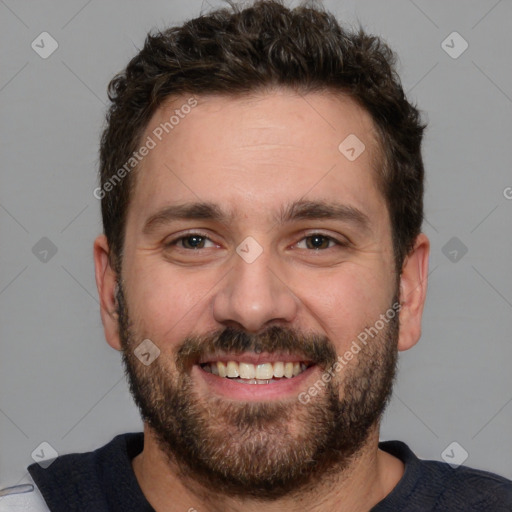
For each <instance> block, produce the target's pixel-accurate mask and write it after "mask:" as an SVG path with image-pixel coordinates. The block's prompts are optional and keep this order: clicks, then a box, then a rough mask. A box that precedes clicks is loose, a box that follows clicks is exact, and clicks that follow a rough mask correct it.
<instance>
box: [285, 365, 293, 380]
mask: <svg viewBox="0 0 512 512" xmlns="http://www.w3.org/2000/svg"><path fill="white" fill-rule="evenodd" d="M284 376H285V377H287V378H288V379H291V378H292V377H293V363H286V364H285V365H284Z"/></svg>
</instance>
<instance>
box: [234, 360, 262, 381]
mask: <svg viewBox="0 0 512 512" xmlns="http://www.w3.org/2000/svg"><path fill="white" fill-rule="evenodd" d="M238 367H239V371H240V377H241V378H242V379H254V378H255V377H256V376H257V373H258V372H257V371H255V370H254V365H253V364H249V363H239V364H238ZM261 378H262V377H258V379H261Z"/></svg>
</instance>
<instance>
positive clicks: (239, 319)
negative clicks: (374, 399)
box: [94, 89, 429, 512]
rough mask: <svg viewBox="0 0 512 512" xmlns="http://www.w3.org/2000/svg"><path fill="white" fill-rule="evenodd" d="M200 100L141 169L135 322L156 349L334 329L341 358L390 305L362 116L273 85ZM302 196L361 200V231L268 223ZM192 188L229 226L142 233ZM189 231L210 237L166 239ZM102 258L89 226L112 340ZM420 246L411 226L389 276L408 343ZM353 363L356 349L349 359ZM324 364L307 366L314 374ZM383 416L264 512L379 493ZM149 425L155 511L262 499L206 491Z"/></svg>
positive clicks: (354, 503)
mask: <svg viewBox="0 0 512 512" xmlns="http://www.w3.org/2000/svg"><path fill="white" fill-rule="evenodd" d="M187 99H188V98H175V99H173V100H172V101H170V102H168V104H166V105H165V106H163V107H161V108H160V109H159V110H158V111H157V112H156V113H155V115H154V116H153V118H152V120H151V121H150V123H149V125H148V128H147V130H146V134H145V135H144V137H143V140H145V138H146V136H147V135H151V132H152V130H153V129H154V127H156V126H158V125H159V124H160V123H162V122H165V121H166V120H168V119H169V116H170V115H171V114H172V111H173V109H175V108H179V107H180V105H183V104H184V103H185V102H186V100H187ZM197 99H198V105H197V106H196V107H195V108H194V109H193V110H192V111H191V113H190V114H188V115H187V116H186V117H185V118H184V119H182V120H180V123H179V125H177V126H176V127H175V128H174V129H173V131H172V133H171V134H169V135H167V136H165V137H164V138H163V140H162V141H161V142H159V143H158V144H157V146H156V147H155V148H154V149H152V150H151V151H150V153H149V154H148V156H146V157H145V158H144V161H143V162H142V167H141V168H140V169H139V170H138V171H137V172H138V175H137V183H136V187H135V190H134V194H133V197H132V199H131V203H130V206H129V210H128V218H127V224H126V241H125V247H124V258H123V267H122V268H123V270H122V273H123V275H122V278H123V282H124V289H125V294H126V300H127V304H128V307H129V309H130V311H131V312H133V315H132V316H133V321H134V324H135V329H136V331H137V332H138V333H140V334H141V336H144V337H145V338H146V337H147V338H150V339H152V340H153V339H154V340H159V343H158V346H159V348H160V350H161V351H162V355H163V356H164V357H165V356H170V355H172V354H173V347H175V346H176V344H177V343H178V342H180V340H182V339H183V338H184V337H186V336H187V335H190V334H192V333H194V334H200V333H205V332H207V331H210V330H213V329H219V328H222V327H228V326H232V327H236V328H239V329H243V330H246V331H247V332H254V333H256V332H259V331H261V330H263V329H265V328H267V327H269V326H271V325H282V326H290V327H297V328H299V329H302V330H304V331H315V332H318V333H321V334H323V335H326V336H329V338H330V339H331V340H332V341H333V343H334V344H335V346H336V350H337V352H338V354H339V355H341V354H343V353H345V352H346V350H348V349H349V347H350V343H351V341H352V340H353V339H355V338H356V337H357V335H358V334H359V333H360V332H361V331H362V330H363V329H364V327H365V326H367V325H373V324H374V323H375V321H376V320H377V319H378V318H379V316H380V315H381V314H382V313H384V312H385V311H386V310H387V309H388V308H389V305H390V304H391V300H392V297H393V292H394V289H395V282H396V276H395V273H394V256H393V250H392V240H391V226H390V221H389V215H388V212H387V207H386V204H385V200H384V198H383V196H382V195H381V193H380V192H379V190H378V188H377V186H376V181H375V175H374V170H373V166H374V165H375V162H376V161H377V151H376V150H377V146H376V140H375V136H374V131H373V123H372V120H371V117H370V116H369V114H368V113H367V112H366V111H365V110H364V109H362V108H361V107H360V106H358V105H357V104H356V103H355V102H353V101H352V100H350V99H348V98H344V97H340V96H334V95H332V94H330V93H311V94H308V95H307V96H305V97H301V96H299V95H297V94H295V93H293V92H292V91H288V90H284V89H278V90H275V91H273V92H266V93H261V94H259V95H254V96H251V97H247V96H245V97H242V98H233V97H220V96H208V97H199V98H197ZM349 134H356V135H357V137H358V138H359V139H360V140H362V141H363V142H364V144H365V146H366V150H365V151H364V152H363V153H362V154H361V155H360V156H359V157H358V158H357V159H356V160H355V161H353V162H350V161H349V160H348V159H347V158H345V156H343V155H342V154H341V153H340V151H339V150H338V145H339V144H340V142H341V141H342V140H344V139H345V138H346V137H347V136H348V135H349ZM299 199H303V200H309V201H329V202H336V203H341V204H344V205H350V206H352V207H354V208H357V209H358V210H360V211H361V212H363V213H364V214H365V215H366V216H367V217H368V219H369V225H368V229H367V230H363V229H361V228H360V226H358V225H356V224H354V223H351V222H349V221H346V220H344V221H340V220H332V219H314V220H313V219H308V220H298V221H293V222H291V223H287V224H279V223H278V222H276V220H275V219H274V217H273V215H275V214H276V213H278V212H279V210H280V209H281V208H283V207H284V206H285V205H286V204H288V203H290V202H292V201H296V200H299ZM199 200H201V201H208V202H212V203H216V204H218V205H219V207H221V208H222V209H224V210H227V211H232V213H233V218H232V219H231V220H230V222H229V223H226V224H223V223H218V222H213V221H210V220H179V221H173V222H172V223H167V224H165V225H160V226H159V227H158V228H157V229H155V230H154V231H152V232H151V233H149V234H144V232H143V228H144V223H145V221H146V220H147V219H148V218H149V217H150V216H151V215H152V214H154V213H155V212H156V211H158V210H160V209H161V208H163V207H164V206H168V205H170V204H180V203H184V202H192V201H199ZM196 230H199V231H200V232H201V233H203V234H204V235H206V236H208V237H209V238H210V240H211V242H210V241H208V242H207V244H206V246H205V247H204V248H203V249H201V250H200V251H198V250H195V251H194V250H191V249H186V248H185V247H183V246H181V247H180V246H178V245H174V246H170V247H167V248H166V247H165V243H166V242H169V241H170V240H172V239H175V238H178V237H179V236H184V235H185V234H186V233H187V231H196ZM313 233H321V234H324V235H326V236H328V237H332V238H333V239H334V240H339V241H343V240H346V239H348V240H349V241H350V244H349V246H348V247H343V246H338V245H336V244H334V243H332V242H331V243H330V244H329V248H326V249H320V250H314V249H311V248H308V246H307V240H306V239H305V237H306V236H310V235H312V234H313ZM247 236H251V237H253V238H254V239H255V240H256V241H257V242H258V244H259V245H260V246H261V247H262V248H263V252H262V254H261V255H260V256H259V257H258V258H257V259H256V260H255V261H254V262H252V263H250V264H249V263H247V262H246V261H244V260H243V259H242V258H241V257H239V256H238V254H237V253H236V252H235V249H236V248H237V246H238V245H239V244H240V243H241V242H242V241H243V240H244V239H245V238H246V237H247ZM108 254H109V247H108V243H107V241H106V238H105V236H104V235H100V236H98V237H97V239H96V241H95V244H94V259H95V266H96V282H97V286H98V291H99V296H100V300H101V315H102V321H103V325H104V330H105V336H106V339H107V342H108V343H109V344H110V345H111V346H112V347H113V348H115V349H116V350H121V343H120V338H119V331H118V321H117V320H118V319H117V315H116V304H115V290H114V287H115V282H116V278H117V276H116V274H115V271H114V269H113V268H112V267H111V266H110V265H109V261H108ZM428 255H429V241H428V239H427V237H426V236H425V235H424V234H420V235H419V236H418V238H417V240H416V242H415V246H414V248H413V250H412V251H411V253H410V254H409V255H408V257H407V258H406V260H405V262H404V265H403V268H402V272H401V276H400V302H401V310H400V334H399V340H398V350H407V349H409V348H411V347H412V346H413V345H414V344H415V343H416V342H417V341H418V339H419V338H420V335H421V316H422V312H423V306H424V301H425V295H426V288H427V271H428ZM141 339H143V338H141ZM169 359H170V358H169ZM356 363H357V356H356V357H354V360H353V361H351V362H350V363H349V364H356ZM320 375H321V373H319V372H318V373H316V374H315V373H313V374H312V375H311V376H310V377H309V380H310V383H309V385H312V384H313V383H314V382H315V381H317V380H318V378H319V376H320ZM195 384H196V386H197V389H196V391H197V393H198V394H199V395H200V396H202V397H204V398H205V400H206V399H207V398H208V397H209V396H211V393H213V391H212V390H211V388H209V387H208V386H207V385H206V384H205V382H204V381H203V380H202V379H200V378H197V379H196V382H195ZM340 391H341V392H342V390H340ZM225 399H226V400H227V399H228V398H227V397H225ZM272 399H274V400H279V399H280V398H279V397H274V398H272ZM283 399H284V398H283ZM286 399H289V397H287V398H286ZM378 428H379V425H375V427H374V428H373V429H372V431H371V433H370V436H369V437H368V441H367V443H366V444H365V446H364V448H363V450H361V452H360V454H359V456H358V457H357V458H356V459H354V461H353V463H352V464H351V466H350V467H349V468H348V469H347V470H346V471H345V472H344V473H343V475H339V478H338V479H337V480H335V481H329V482H328V483H327V484H326V485H319V486H318V488H316V489H314V490H312V491H310V492H308V493H307V494H305V495H303V496H302V498H301V499H300V502H298V501H297V500H296V501H293V502H292V501H290V500H287V498H286V497H285V498H283V499H280V500H277V501H274V502H267V503H265V505H264V507H265V510H267V511H278V510H301V511H305V510H307V511H316V510H341V509H340V508H339V507H340V505H339V504H340V503H343V505H344V506H343V509H342V510H344V511H352V512H356V511H366V510H368V509H369V508H371V507H372V506H373V505H375V504H376V503H378V502H379V501H381V500H382V499H383V498H384V497H385V496H386V495H387V494H389V492H391V490H392V489H393V488H394V487H395V486H396V484H397V483H398V482H399V480H400V478H401V477H402V475H403V471H404V468H403V464H402V462H401V461H399V460H398V459H396V458H395V457H393V456H391V455H389V454H387V453H385V452H383V451H381V450H379V449H378V440H379V437H378V432H379V430H378ZM144 436H145V437H144V443H145V445H144V450H143V452H142V453H141V454H140V455H138V456H137V457H136V458H135V459H134V461H133V468H134V472H135V475H136V477H137V480H138V482H139V484H140V487H141V489H142V491H143V492H144V494H145V496H146V498H147V499H148V501H149V502H150V503H151V504H152V506H153V507H154V508H155V510H157V511H160V510H162V511H163V510H166V511H171V512H172V511H174V510H176V511H178V510H188V509H189V508H190V507H194V508H195V509H197V510H198V511H203V510H208V511H217V510H218V511H221V510H222V511H237V510H244V511H246V512H251V511H253V510H254V511H255V510H258V511H259V510H261V507H262V505H261V503H258V502H255V501H252V500H249V499H247V500H240V499H234V498H230V497H224V496H219V495H215V496H214V495H211V494H210V495H205V493H204V489H201V486H200V483H198V482H194V481H183V480H182V479H180V477H179V475H178V473H179V471H178V468H177V467H175V466H173V465H172V464H170V463H169V462H168V461H167V459H166V458H165V456H164V454H163V453H162V452H161V450H160V448H159V446H158V444H157V442H156V440H155V438H154V436H153V434H152V432H151V429H150V428H149V427H148V426H147V425H145V429H144Z"/></svg>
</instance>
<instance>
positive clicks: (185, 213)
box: [143, 200, 371, 234]
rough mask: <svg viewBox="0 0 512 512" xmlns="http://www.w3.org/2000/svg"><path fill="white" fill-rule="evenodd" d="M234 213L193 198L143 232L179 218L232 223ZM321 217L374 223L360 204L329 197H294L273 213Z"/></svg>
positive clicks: (281, 218) (283, 220) (286, 218)
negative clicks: (321, 198)
mask: <svg viewBox="0 0 512 512" xmlns="http://www.w3.org/2000/svg"><path fill="white" fill-rule="evenodd" d="M234 217H235V214H234V213H233V212H226V211H224V210H223V209H222V208H221V207H220V206H219V205H217V204H215V203H209V202H193V203H183V204H175V205H169V206H166V207H164V208H162V209H161V210H159V211H157V212H156V213H154V214H152V215H151V216H150V217H149V218H148V219H147V220H146V222H145V223H144V227H143V233H144V234H151V233H152V232H153V231H155V230H156V229H157V228H158V227H160V226H162V225H166V224H168V223H171V222H173V221H177V220H209V221H212V222H218V223H219V224H225V225H229V224H230V223H232V221H233V219H234ZM319 219H324V220H336V221H342V222H347V223H350V224H354V225H356V226H357V227H358V228H359V229H362V230H364V231H370V226H371V222H370V219H369V217H368V216H367V215H366V214H365V213H364V212H362V211H361V210H359V209H358V208H356V207H354V206H351V205H344V204H340V203H332V202H326V201H305V200H298V201H294V202H292V203H290V204H288V205H286V206H284V207H281V209H280V211H279V213H278V214H277V215H274V217H273V220H274V221H275V222H276V223H277V224H287V223H291V222H295V221H298V220H319Z"/></svg>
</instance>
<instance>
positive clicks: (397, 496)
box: [28, 433, 512, 512]
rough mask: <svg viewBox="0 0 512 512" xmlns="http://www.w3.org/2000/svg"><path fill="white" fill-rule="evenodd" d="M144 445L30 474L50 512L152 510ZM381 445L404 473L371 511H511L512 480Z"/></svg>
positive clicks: (134, 439) (115, 445)
mask: <svg viewBox="0 0 512 512" xmlns="http://www.w3.org/2000/svg"><path fill="white" fill-rule="evenodd" d="M143 446H144V437H143V434H142V433H131V434H122V435H119V436H117V437H115V438H114V439H113V440H112V441H111V442H110V443H108V444H106V445H105V446H103V447H101V448H99V449H97V450H95V451H93V452H89V453H81V454H69V455H62V456H61V457H58V458H57V459H56V460H55V461H54V462H53V463H52V464H51V465H50V467H48V468H47V469H43V468H42V467H40V466H39V465H38V464H32V465H31V466H29V468H28V470H29V472H30V475H31V476H32V478H33V480H34V481H35V483H36V484H37V486H38V488H39V490H40V491H41V493H42V495H43V497H44V499H45V500H46V503H47V505H48V507H49V509H50V510H51V511H52V512H75V511H76V512H78V511H80V512H132V511H133V512H135V511H137V512H150V511H153V508H152V507H151V505H150V504H149V503H148V501H147V500H146V498H145V497H144V494H143V493H142V491H141V489H140V487H139V484H138V482H137V479H136V478H135V474H134V472H133V469H132V465H131V461H132V459H133V458H134V457H135V456H136V455H137V454H139V453H140V452H141V451H142V448H143ZM379 447H380V448H381V449H382V450H384V451H386V452H388V453H390V454H391V455H394V456H395V457H398V458H399V459H400V460H402V462H403V463H404V464H405V473H404V475H403V477H402V479H401V480H400V482H398V484H397V485H396V487H395V488H394V489H393V491H391V493H390V494H388V496H386V498H384V500H382V501H381V502H380V503H378V504H377V505H376V506H375V507H373V508H372V509H371V511H370V512H400V511H406V512H485V511H489V512H512V482H511V481H510V480H507V479H505V478H502V477H500V476H498V475H495V474H493V473H488V472H485V471H479V470H476V469H471V468H467V467H465V466H460V467H458V468H456V469H453V468H452V467H451V466H450V465H448V464H446V463H443V462H437V461H424V460H420V459H418V458H417V457H416V456H415V455H414V453H413V452H412V451H411V450H410V449H409V447H408V446H407V445H406V444H405V443H402V442H401V441H385V442H381V443H379ZM193 505H194V504H193V503H191V507H193ZM341 510H343V507H342V506H341V504H340V511H341ZM329 512H335V511H329Z"/></svg>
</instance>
